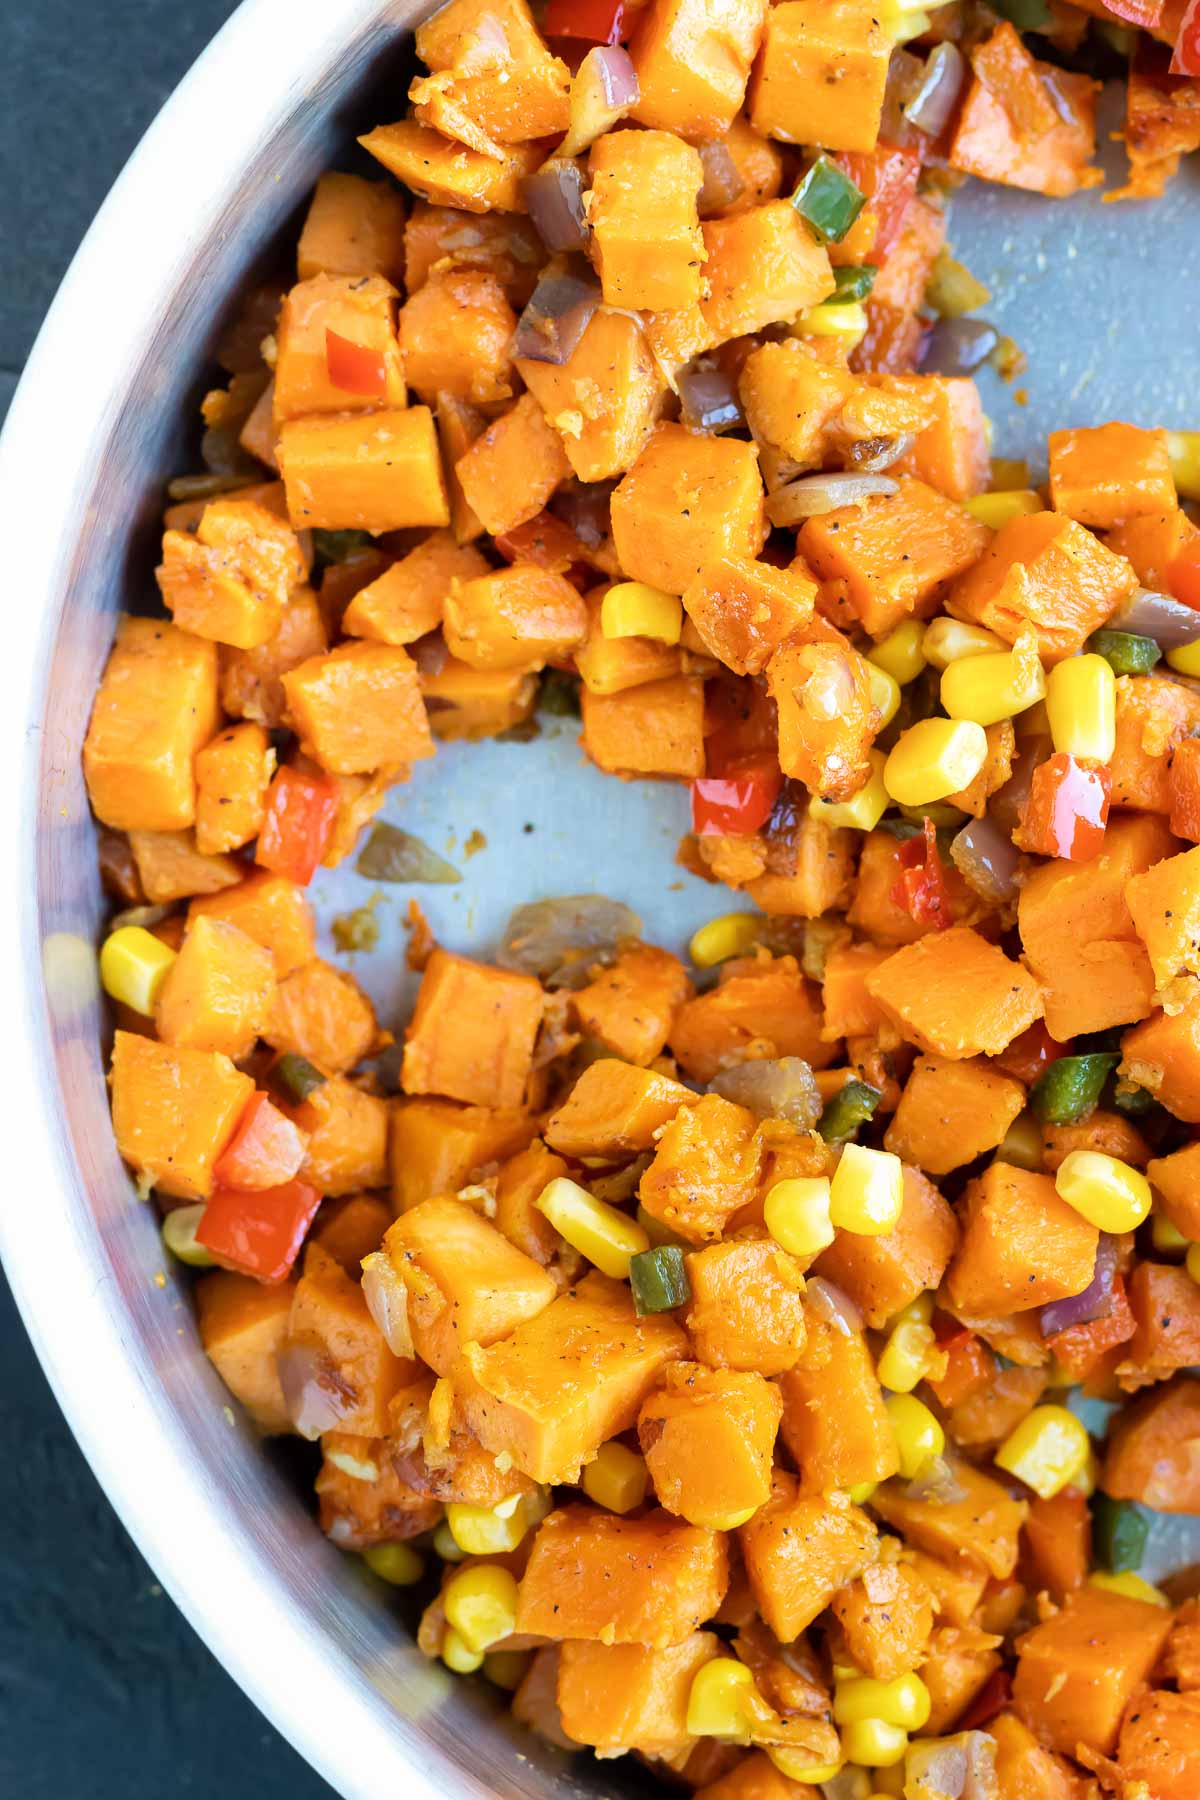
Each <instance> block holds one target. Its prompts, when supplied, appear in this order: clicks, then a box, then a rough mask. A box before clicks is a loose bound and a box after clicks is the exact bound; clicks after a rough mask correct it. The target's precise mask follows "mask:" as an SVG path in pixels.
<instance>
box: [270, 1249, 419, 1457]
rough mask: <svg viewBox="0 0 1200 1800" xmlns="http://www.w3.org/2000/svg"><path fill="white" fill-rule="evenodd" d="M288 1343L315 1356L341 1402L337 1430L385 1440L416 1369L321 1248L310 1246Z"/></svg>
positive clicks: (351, 1281)
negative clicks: (394, 1404)
mask: <svg viewBox="0 0 1200 1800" xmlns="http://www.w3.org/2000/svg"><path fill="white" fill-rule="evenodd" d="M287 1335H288V1342H289V1343H292V1344H296V1345H297V1346H303V1347H304V1348H305V1349H306V1350H310V1351H315V1353H316V1356H317V1359H318V1366H319V1367H320V1369H321V1372H322V1374H323V1375H326V1376H327V1377H328V1378H329V1381H330V1384H331V1386H332V1387H333V1389H334V1391H335V1392H336V1394H337V1396H338V1400H339V1403H340V1405H341V1408H342V1410H341V1413H340V1416H339V1418H338V1422H337V1429H338V1430H339V1431H343V1432H346V1433H347V1434H348V1435H349V1436H351V1437H360V1438H376V1437H382V1436H383V1434H384V1433H385V1432H386V1431H387V1430H388V1417H389V1415H388V1407H389V1404H390V1402H391V1399H392V1396H393V1394H395V1392H396V1390H397V1389H398V1388H399V1387H400V1386H401V1384H402V1383H403V1382H404V1381H405V1380H406V1379H407V1378H408V1377H410V1376H411V1375H412V1373H413V1365H412V1363H411V1362H408V1361H405V1360H403V1359H402V1358H401V1357H398V1356H393V1355H392V1352H391V1351H390V1350H389V1349H388V1347H387V1343H386V1342H385V1340H384V1336H383V1333H382V1332H381V1331H380V1329H379V1327H378V1325H377V1324H376V1323H375V1321H374V1319H373V1318H372V1317H371V1314H370V1313H369V1311H368V1310H367V1302H366V1299H365V1297H364V1295H363V1290H362V1285H361V1283H360V1282H358V1281H357V1280H355V1279H354V1278H353V1277H352V1276H350V1275H347V1273H346V1271H345V1270H344V1269H343V1268H342V1266H341V1264H340V1263H339V1262H338V1261H337V1259H336V1258H335V1257H333V1256H331V1255H330V1254H329V1252H328V1251H327V1250H323V1249H322V1248H321V1246H320V1244H310V1245H309V1246H308V1249H307V1251H306V1252H305V1257H304V1272H303V1274H302V1275H301V1277H300V1280H299V1281H298V1282H297V1284H296V1287H295V1289H294V1290H293V1295H292V1310H291V1316H290V1317H289V1319H288V1332H287Z"/></svg>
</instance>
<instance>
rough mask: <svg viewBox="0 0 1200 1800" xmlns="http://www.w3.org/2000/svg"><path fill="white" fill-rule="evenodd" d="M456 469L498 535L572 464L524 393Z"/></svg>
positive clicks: (472, 503) (543, 497) (534, 509)
mask: <svg viewBox="0 0 1200 1800" xmlns="http://www.w3.org/2000/svg"><path fill="white" fill-rule="evenodd" d="M422 291H424V290H422ZM454 473H455V474H456V475H457V477H458V481H459V485H460V486H461V488H462V491H463V493H464V495H465V496H466V500H467V505H468V506H469V507H470V508H471V509H472V511H473V512H474V514H475V516H476V518H478V519H479V520H480V521H481V523H482V525H483V528H484V530H485V531H490V532H491V533H492V534H493V536H497V537H498V536H500V535H501V534H502V533H503V532H506V531H512V530H513V529H514V527H515V526H517V525H524V524H525V523H526V521H527V520H529V519H532V518H535V517H536V515H537V514H538V513H540V512H541V510H542V508H543V507H544V506H545V504H546V502H547V500H549V498H550V496H551V494H553V492H554V490H555V488H557V487H558V486H559V485H560V484H561V483H562V482H564V481H565V480H566V479H567V477H568V475H569V474H570V473H571V465H570V463H569V462H568V461H567V456H566V452H565V451H564V449H563V446H562V440H561V438H560V437H559V435H558V433H557V432H556V431H555V430H554V429H553V427H552V426H551V425H550V424H549V423H548V422H547V419H546V415H545V413H544V412H543V411H542V408H541V406H540V404H539V403H538V401H537V399H536V398H535V397H534V395H532V394H522V395H521V398H520V399H519V400H518V401H517V402H516V404H515V406H513V407H512V408H511V409H510V410H509V411H508V412H506V413H504V414H503V415H502V416H501V417H500V418H499V419H496V420H494V421H493V422H492V424H490V425H489V426H488V428H487V430H486V431H484V432H483V433H481V435H480V436H479V437H477V438H476V439H475V442H474V443H473V444H472V445H471V448H470V449H469V450H468V451H467V453H466V455H465V456H463V457H460V459H459V461H458V462H457V463H456V464H455V467H454ZM560 579H561V578H560Z"/></svg>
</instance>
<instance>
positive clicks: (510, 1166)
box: [495, 1138, 568, 1268]
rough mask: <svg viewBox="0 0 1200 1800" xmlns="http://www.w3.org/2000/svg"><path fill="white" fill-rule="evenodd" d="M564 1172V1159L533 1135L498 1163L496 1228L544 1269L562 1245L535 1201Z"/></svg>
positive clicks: (561, 1252) (554, 1258) (554, 1260)
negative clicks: (523, 1145) (529, 1141)
mask: <svg viewBox="0 0 1200 1800" xmlns="http://www.w3.org/2000/svg"><path fill="white" fill-rule="evenodd" d="M567 1173H568V1169H567V1165H566V1163H565V1162H564V1161H563V1158H562V1157H561V1156H556V1155H555V1154H554V1152H553V1151H552V1150H550V1149H548V1148H547V1147H546V1145H545V1144H544V1143H543V1142H542V1140H541V1138H535V1139H534V1140H533V1142H532V1144H529V1145H528V1146H527V1147H526V1148H525V1149H524V1150H518V1151H517V1154H516V1155H515V1156H510V1157H509V1158H508V1159H507V1161H505V1162H504V1163H503V1164H502V1165H501V1167H500V1173H499V1175H498V1176H497V1178H496V1215H495V1218H496V1229H497V1231H502V1232H503V1233H504V1235H505V1237H506V1238H507V1239H508V1241H509V1243H510V1244H515V1245H516V1247H517V1249H518V1250H523V1251H524V1252H525V1255H526V1256H531V1257H532V1258H533V1260H534V1262H537V1263H541V1264H542V1266H543V1268H546V1267H549V1266H550V1265H552V1264H554V1263H555V1262H556V1261H558V1260H559V1259H560V1258H561V1257H562V1254H563V1251H564V1248H565V1246H564V1244H563V1240H562V1239H561V1238H560V1237H559V1235H558V1233H557V1231H555V1229H554V1227H553V1225H551V1223H550V1221H549V1219H548V1218H547V1217H546V1215H545V1213H543V1212H539V1210H538V1208H537V1205H536V1204H535V1203H536V1201H537V1199H538V1196H539V1195H540V1194H541V1193H543V1192H544V1190H545V1189H546V1187H547V1186H548V1185H549V1184H550V1182H552V1181H555V1180H557V1178H558V1177H559V1176H561V1175H566V1174H567Z"/></svg>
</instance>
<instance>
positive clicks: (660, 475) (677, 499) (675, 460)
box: [612, 132, 767, 594]
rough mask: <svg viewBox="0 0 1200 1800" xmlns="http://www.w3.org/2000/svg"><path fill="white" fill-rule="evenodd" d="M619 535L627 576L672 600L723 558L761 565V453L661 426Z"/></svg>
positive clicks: (619, 508)
mask: <svg viewBox="0 0 1200 1800" xmlns="http://www.w3.org/2000/svg"><path fill="white" fill-rule="evenodd" d="M638 135H640V136H643V137H644V136H645V135H646V133H644V132H642V133H640V134H638ZM612 532H613V539H614V542H615V544H616V550H617V556H618V558H619V560H620V564H621V567H622V568H623V569H624V571H625V573H626V574H627V575H628V576H630V577H631V578H632V579H633V580H634V581H646V582H649V583H650V585H651V587H657V588H662V589H664V590H665V591H666V592H667V593H668V594H682V593H683V592H684V591H685V589H686V588H687V587H688V586H689V584H690V583H691V582H692V581H693V580H694V579H695V577H696V576H697V575H698V574H699V573H700V570H701V569H702V568H703V567H704V566H705V564H706V563H710V562H713V561H715V560H716V559H717V558H718V557H721V556H748V557H756V556H757V555H758V552H759V551H760V550H761V549H762V546H763V544H764V543H765V542H766V536H767V525H766V517H765V514H764V512H763V492H762V482H761V480H760V479H759V473H758V452H757V450H756V449H755V447H754V445H753V444H746V443H742V442H740V441H739V440H738V439H736V438H728V437H704V436H700V435H698V434H696V433H695V432H691V431H688V430H686V428H685V427H684V426H682V425H660V426H658V428H657V429H656V430H655V431H654V433H653V434H652V436H651V437H650V439H649V441H648V442H647V444H646V446H645V448H644V449H643V450H642V452H641V454H640V455H639V457H638V458H637V461H636V462H635V463H634V464H633V466H632V468H631V469H630V470H629V473H628V474H627V475H626V476H625V478H624V480H623V481H622V482H621V483H620V484H619V486H618V487H617V488H616V490H615V492H614V493H613V496H612Z"/></svg>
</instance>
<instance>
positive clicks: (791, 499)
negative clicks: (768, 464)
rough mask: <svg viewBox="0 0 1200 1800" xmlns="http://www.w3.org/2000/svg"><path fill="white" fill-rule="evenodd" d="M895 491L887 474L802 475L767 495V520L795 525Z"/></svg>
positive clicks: (895, 485) (773, 523) (776, 523)
mask: <svg viewBox="0 0 1200 1800" xmlns="http://www.w3.org/2000/svg"><path fill="white" fill-rule="evenodd" d="M896 492H897V484H896V483H895V482H894V481H893V480H892V479H891V477H890V476H888V475H857V474H853V475H851V474H840V473H839V474H833V475H802V476H801V477H800V479H799V480H798V481H792V482H789V483H788V485H787V486H786V487H781V488H777V489H776V490H775V492H774V493H773V494H771V495H769V496H768V498H767V517H768V518H769V519H770V521H771V523H772V525H798V524H799V523H800V521H801V519H814V518H816V517H817V515H818V514H819V513H827V512H836V510H837V508H838V507H839V506H858V505H859V504H860V503H861V502H862V501H863V500H870V499H871V498H872V497H873V496H874V495H876V494H894V493H896Z"/></svg>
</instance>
